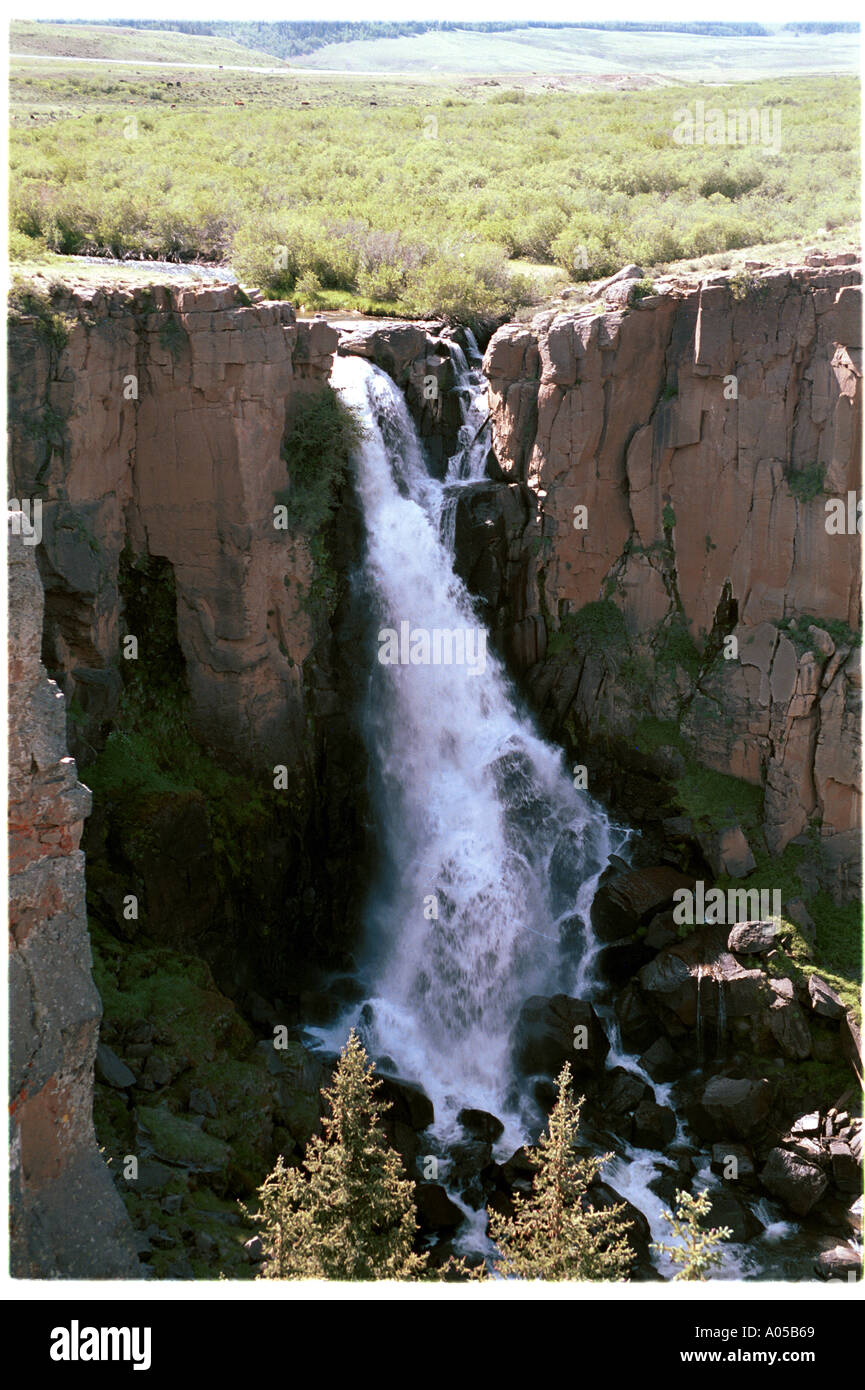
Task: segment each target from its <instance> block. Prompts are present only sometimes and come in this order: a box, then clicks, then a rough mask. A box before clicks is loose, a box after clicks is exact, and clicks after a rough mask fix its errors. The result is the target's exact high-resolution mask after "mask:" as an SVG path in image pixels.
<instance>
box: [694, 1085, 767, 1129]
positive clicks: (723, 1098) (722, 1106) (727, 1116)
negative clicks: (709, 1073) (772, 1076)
mask: <svg viewBox="0 0 865 1390" xmlns="http://www.w3.org/2000/svg"><path fill="white" fill-rule="evenodd" d="M771 1102H772V1087H771V1085H770V1083H769V1082H768V1081H767V1080H766V1079H765V1078H761V1079H760V1080H759V1081H751V1080H748V1079H747V1078H744V1077H743V1078H740V1079H736V1078H734V1077H730V1076H715V1077H713V1078H712V1080H711V1081H710V1082H709V1083H708V1085H707V1086H706V1088H705V1090H704V1091H703V1095H702V1100H701V1104H702V1108H703V1110H704V1111H705V1112H706V1114H707V1115H708V1116H709V1118H710V1120H712V1121H713V1122H714V1124H715V1125H716V1126H717V1128H718V1129H719V1130H720V1132H721V1133H722V1135H723V1134H738V1135H741V1136H745V1135H747V1134H751V1133H753V1131H754V1130H755V1129H757V1128H758V1126H759V1125H761V1124H762V1123H763V1121H764V1120H765V1119H766V1116H767V1115H768V1113H769V1107H770V1105H771Z"/></svg>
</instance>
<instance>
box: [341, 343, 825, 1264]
mask: <svg viewBox="0 0 865 1390" xmlns="http://www.w3.org/2000/svg"><path fill="white" fill-rule="evenodd" d="M451 352H452V361H453V362H454V367H455V373H456V378H457V386H458V389H460V390H461V392H462V394H463V420H464V426H463V430H462V432H461V436H460V440H459V448H458V450H457V452H456V453H455V454H454V456H453V458H452V459H451V460H450V461H449V465H448V468H447V471H446V476H445V478H444V481H443V482H440V481H438V480H436V479H435V478H433V477H432V476H431V475H430V472H429V470H428V468H427V465H426V461H425V458H424V453H423V449H422V447H421V444H420V441H419V438H418V435H417V432H416V430H415V427H414V424H413V422H412V420H411V417H410V415H409V413H408V409H407V407H406V404H405V401H404V399H403V396H402V394H401V392H400V391H399V389H398V388H397V387H396V385H395V384H394V383H393V381H392V380H391V379H390V377H388V376H387V375H386V374H385V373H384V372H382V371H380V370H379V369H378V368H376V367H374V366H372V365H371V364H370V363H369V362H367V361H365V360H363V359H361V358H356V357H337V359H336V362H335V366H334V372H333V377H332V380H333V383H334V385H335V386H336V387H337V389H338V390H339V391H340V393H341V395H342V397H343V399H344V400H345V401H346V402H347V403H348V404H350V405H351V406H352V407H353V408H354V409H355V410H356V412H357V414H358V415H359V417H360V419H361V421H362V423H363V426H364V437H363V441H362V444H361V446H360V448H359V450H358V455H357V460H356V462H357V489H358V494H359V497H360V501H361V505H362V508H363V513H364V520H365V528H366V557H365V574H364V582H365V585H366V590H367V593H368V597H369V601H370V603H371V605H372V608H373V611H374V615H375V619H376V621H375V623H374V627H376V628H378V629H379V633H380V635H381V632H383V631H385V630H387V629H391V630H393V631H394V632H397V633H398V632H399V631H400V629H401V627H403V626H405V627H406V630H407V631H411V632H416V631H418V630H422V631H425V632H427V633H428V634H429V633H432V632H435V631H436V630H438V631H440V632H451V633H452V632H455V631H458V630H464V631H465V630H470V631H471V632H473V633H474V634H475V644H474V648H473V649H474V651H475V652H477V651H478V650H479V646H478V642H477V639H478V636H479V634H480V633H481V632H482V629H481V627H480V624H479V623H478V619H477V616H476V614H475V611H474V608H473V605H472V601H471V598H470V596H469V594H468V593H467V591H466V589H465V587H464V585H463V584H462V582H461V581H460V580H459V579H458V578H457V577H456V575H455V573H454V555H453V544H454V540H453V537H454V530H455V513H456V506H457V499H458V494H459V491H460V489H461V488H463V487H465V486H467V485H470V484H471V483H472V482H476V481H477V480H478V479H479V478H480V477H482V475H483V471H484V463H485V458H486V452H487V449H488V447H489V440H488V435H487V433H486V424H485V421H486V414H485V401H484V399H483V397H482V393H481V385H482V379H481V377H480V375H479V373H478V371H477V366H478V361H477V360H474V361H469V360H467V358H466V356H465V355H464V354H463V353H462V351H461V350H460V349H459V348H458V347H457V345H456V344H452V345H451ZM470 355H472V356H474V354H471V351H470ZM484 638H485V634H484ZM377 655H378V654H377V653H370V654H369V660H368V662H367V664H369V665H370V667H371V671H372V674H371V677H370V685H369V694H368V700H367V709H366V735H367V742H368V748H369V753H370V764H371V767H372V776H373V779H374V786H373V801H374V806H375V810H376V816H377V827H378V844H377V849H378V856H379V865H378V870H379V872H378V879H377V884H376V887H375V890H374V892H373V894H372V896H371V900H370V902H369V904H368V910H367V922H366V946H365V960H364V962H363V971H362V977H363V982H364V985H365V988H366V989H367V992H368V993H367V998H366V1000H365V1002H364V1003H363V1005H362V1006H359V1007H355V1008H354V1009H352V1010H351V1011H350V1013H349V1014H348V1015H347V1016H345V1017H344V1018H342V1019H340V1021H339V1023H338V1025H337V1026H336V1027H334V1028H332V1029H327V1030H320V1036H321V1037H322V1038H323V1040H326V1041H327V1042H328V1043H329V1044H330V1045H331V1046H338V1045H340V1044H341V1043H342V1042H343V1041H344V1040H345V1036H346V1033H347V1031H348V1028H349V1027H350V1026H356V1027H358V1029H359V1031H360V1033H361V1036H362V1037H363V1040H364V1042H365V1045H366V1046H367V1049H368V1051H369V1052H370V1053H371V1054H372V1055H373V1056H375V1057H377V1058H379V1059H380V1060H382V1059H386V1061H385V1065H386V1066H387V1067H388V1069H393V1070H394V1071H395V1072H396V1074H398V1075H400V1076H403V1077H405V1078H407V1079H410V1080H415V1081H417V1082H419V1083H420V1084H421V1085H422V1086H423V1087H424V1089H425V1090H426V1092H427V1093H428V1094H429V1096H430V1097H431V1099H432V1100H433V1103H434V1106H435V1113H436V1122H435V1125H434V1127H433V1136H434V1138H435V1139H436V1141H437V1142H439V1143H440V1144H441V1145H442V1146H447V1144H448V1143H449V1142H452V1141H453V1140H455V1139H456V1138H458V1137H460V1136H461V1129H460V1126H459V1124H458V1123H457V1120H456V1116H457V1113H458V1111H459V1110H460V1108H461V1107H463V1106H472V1107H476V1108H478V1109H482V1110H487V1111H490V1112H492V1113H493V1114H495V1115H497V1116H498V1117H499V1118H500V1119H501V1120H502V1121H503V1123H504V1124H505V1133H504V1135H503V1136H502V1138H501V1140H500V1141H499V1144H498V1146H497V1150H496V1153H497V1156H498V1157H499V1158H504V1157H506V1156H507V1155H508V1154H510V1153H512V1152H513V1150H514V1149H515V1148H516V1147H517V1146H518V1145H519V1144H521V1143H523V1142H525V1141H526V1139H527V1138H528V1137H529V1135H530V1132H531V1127H532V1125H533V1124H536V1122H537V1119H538V1115H537V1112H536V1111H535V1110H534V1108H533V1104H532V1103H531V1102H530V1101H528V1100H527V1098H526V1095H525V1089H526V1088H525V1086H523V1087H522V1088H521V1087H520V1085H519V1083H518V1081H517V1078H515V1076H514V1075H513V1072H512V1067H511V1061H510V1041H511V1033H512V1029H513V1026H514V1023H515V1021H516V1018H517V1015H518V1013H519V1009H520V1006H521V1005H522V1003H523V1002H524V1001H525V1000H526V999H527V998H528V997H529V996H530V995H532V994H553V993H569V994H572V995H578V996H580V997H583V998H586V997H594V998H595V1000H596V1003H597V1007H598V1011H599V1013H600V1015H601V1017H602V1020H603V1023H604V1026H605V1028H606V1031H607V1033H608V1036H609V1037H610V1040H611V1051H610V1055H609V1057H608V1059H607V1065H608V1066H609V1067H612V1066H624V1067H626V1068H627V1069H629V1070H631V1071H633V1072H635V1073H636V1074H637V1075H639V1076H640V1077H641V1079H642V1080H644V1081H645V1082H646V1084H647V1085H649V1086H650V1087H651V1089H652V1091H653V1093H654V1095H655V1099H656V1101H657V1102H658V1103H659V1104H669V1103H670V1099H671V1097H670V1092H671V1090H672V1088H671V1087H670V1086H662V1085H658V1084H655V1083H653V1082H652V1081H651V1079H650V1078H649V1077H648V1076H647V1074H646V1073H645V1071H644V1070H643V1069H642V1068H641V1067H640V1065H639V1063H638V1062H637V1061H636V1060H635V1059H634V1058H633V1057H631V1056H629V1055H627V1054H626V1053H624V1051H623V1050H622V1049H621V1047H620V1045H619V1041H618V1029H617V1026H616V1022H615V1018H614V1016H613V1012H612V1009H611V1008H610V1007H609V1004H608V1003H607V1004H606V1005H605V1004H604V1002H603V1001H602V999H601V998H600V996H599V991H598V987H597V982H596V980H595V976H594V961H595V957H596V955H597V951H598V945H597V942H596V941H595V938H594V935H593V932H592V929H591V925H590V917H589V913H590V908H591V903H592V899H593V897H594V894H595V891H596V889H597V885H598V880H599V878H600V876H601V873H602V872H603V870H604V867H605V866H606V864H607V862H608V859H609V856H610V854H611V853H619V854H621V852H622V850H623V849H625V848H626V846H627V842H628V839H629V838H630V834H631V832H630V831H628V830H626V829H623V828H622V827H619V826H616V825H614V824H613V823H611V821H610V820H609V818H608V817H607V815H606V814H605V812H604V811H603V809H602V808H601V807H600V806H598V805H597V804H596V803H595V802H593V801H592V799H591V798H590V797H589V796H588V794H587V793H586V792H585V791H581V790H576V789H575V788H574V786H573V784H572V781H571V779H570V777H569V776H568V773H567V770H566V768H565V766H564V763H563V759H562V755H561V753H560V752H559V751H558V750H555V749H553V748H552V747H550V745H549V744H547V743H546V742H545V741H544V740H543V739H541V738H540V737H539V736H538V734H537V732H536V730H535V728H534V727H533V724H532V722H531V720H530V719H529V718H528V717H527V716H526V715H525V714H524V713H522V712H521V711H520V709H519V708H518V705H517V702H516V701H515V698H514V696H513V693H512V691H511V687H510V685H509V682H508V679H507V677H506V674H505V672H504V670H503V668H502V665H501V663H500V662H499V661H498V659H497V658H496V657H495V656H494V654H493V653H492V652H490V651H489V650H488V649H487V650H485V661H484V663H483V668H482V669H481V668H480V666H479V664H477V663H476V665H475V667H474V669H473V668H472V667H471V666H470V665H469V664H467V663H462V664H460V662H459V661H456V660H454V661H451V662H450V664H446V663H444V662H440V663H439V664H436V662H435V661H424V660H422V659H418V661H417V663H416V664H414V663H413V662H412V661H411V660H408V661H407V664H396V665H392V664H387V665H385V664H382V663H381V661H380V660H378V659H376V658H377ZM404 655H410V653H408V652H406V653H404ZM422 655H423V651H422V649H421V648H419V649H418V656H419V657H421V656H422ZM676 1142H677V1143H682V1142H686V1134H685V1130H684V1127H683V1125H682V1123H681V1121H679V1124H678V1131H677V1134H676ZM670 1166H671V1165H670V1162H669V1160H666V1159H665V1158H664V1157H663V1156H662V1155H660V1154H657V1153H653V1152H651V1151H649V1150H645V1149H639V1148H636V1147H635V1146H633V1145H629V1144H623V1145H622V1146H621V1147H620V1152H619V1154H618V1156H617V1157H616V1158H615V1159H614V1160H612V1161H611V1162H610V1163H609V1164H608V1165H607V1167H606V1169H605V1173H604V1177H605V1180H606V1181H607V1182H608V1183H609V1184H610V1186H612V1187H613V1188H614V1189H615V1190H616V1191H617V1192H618V1193H619V1195H620V1196H621V1197H623V1198H625V1199H627V1200H629V1201H631V1202H632V1203H633V1204H634V1205H635V1206H636V1207H638V1208H639V1209H640V1210H641V1211H642V1212H643V1213H644V1215H645V1216H646V1217H647V1219H648V1222H649V1226H650V1229H651V1235H652V1239H653V1240H665V1241H667V1242H669V1240H670V1235H669V1230H668V1228H667V1226H666V1224H665V1222H664V1220H663V1216H662V1211H663V1209H664V1207H665V1206H666V1205H667V1204H666V1203H665V1202H664V1201H662V1199H661V1198H660V1197H658V1196H657V1195H656V1194H655V1192H654V1191H653V1190H652V1187H651V1184H652V1183H653V1181H654V1180H656V1179H657V1178H658V1177H659V1176H660V1175H662V1174H663V1173H664V1171H665V1170H667V1171H669V1170H670ZM699 1179H700V1185H701V1186H709V1187H710V1188H711V1187H714V1186H717V1182H718V1180H717V1179H716V1178H715V1176H714V1174H713V1173H712V1172H711V1170H710V1169H709V1166H708V1160H706V1163H705V1167H704V1169H703V1170H702V1171H701V1172H700V1174H699ZM445 1180H446V1179H445ZM452 1196H453V1197H454V1198H455V1200H457V1201H459V1203H460V1205H461V1206H462V1207H463V1209H464V1210H465V1211H466V1213H467V1216H469V1218H470V1220H469V1223H468V1227H467V1231H466V1232H464V1234H463V1237H462V1248H463V1249H471V1248H475V1249H484V1248H485V1244H484V1242H485V1237H484V1235H483V1229H484V1218H483V1213H471V1212H470V1211H469V1208H468V1207H466V1206H465V1204H464V1203H463V1202H462V1201H460V1199H459V1197H458V1195H457V1193H456V1192H452ZM758 1216H759V1219H760V1222H761V1224H762V1225H764V1227H765V1231H764V1235H763V1236H762V1237H759V1238H758V1240H757V1241H756V1242H752V1243H751V1244H750V1245H749V1246H727V1247H726V1249H725V1254H724V1263H723V1266H722V1268H721V1269H720V1270H719V1271H718V1276H717V1277H720V1278H722V1279H730V1278H737V1277H741V1275H742V1274H743V1273H745V1272H747V1273H749V1274H759V1273H760V1272H763V1273H764V1275H765V1273H767V1272H768V1271H769V1270H772V1271H773V1272H776V1277H777V1273H780V1271H781V1270H782V1269H785V1268H787V1267H788V1260H789V1257H788V1256H787V1253H786V1247H788V1246H794V1247H795V1246H796V1245H797V1241H796V1234H797V1230H798V1228H796V1227H795V1226H793V1225H791V1224H790V1223H785V1222H782V1221H779V1220H778V1215H777V1214H776V1213H775V1212H774V1211H773V1210H771V1209H770V1208H769V1206H768V1204H766V1203H763V1205H762V1207H761V1209H760V1210H759V1212H758ZM791 1255H792V1256H793V1257H794V1263H795V1262H796V1260H797V1259H800V1256H799V1251H798V1250H796V1249H792V1250H791ZM798 1267H799V1269H801V1262H800V1263H799V1266H798ZM659 1269H660V1270H661V1271H662V1273H664V1274H665V1275H667V1276H668V1277H669V1275H671V1274H672V1272H673V1268H672V1266H671V1265H670V1263H669V1261H668V1260H667V1258H666V1257H664V1258H663V1259H662V1260H660V1261H659Z"/></svg>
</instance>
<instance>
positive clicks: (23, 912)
mask: <svg viewBox="0 0 865 1390" xmlns="http://www.w3.org/2000/svg"><path fill="white" fill-rule="evenodd" d="M20 522H21V518H20V516H19V517H18V519H17V524H18V533H17V534H10V537H9V653H10V660H9V708H10V725H9V891H10V911H9V991H10V993H9V1019H10V1154H11V1172H10V1208H11V1225H10V1243H11V1267H12V1273H13V1275H15V1276H16V1277H18V1278H31V1277H39V1278H46V1277H55V1278H56V1277H65V1278H79V1279H99V1278H126V1277H132V1276H133V1275H135V1273H136V1272H138V1269H139V1267H138V1261H137V1259H136V1257H135V1248H134V1245H133V1241H132V1228H131V1226H130V1224H129V1221H128V1218H127V1216H126V1212H125V1211H124V1208H123V1204H122V1203H121V1201H120V1198H119V1196H118V1195H117V1193H116V1191H115V1189H114V1186H113V1184H112V1182H111V1179H110V1177H109V1173H108V1169H107V1167H106V1166H105V1164H104V1163H103V1161H102V1159H101V1157H100V1155H99V1153H98V1151H97V1147H96V1138H95V1135H94V1132H93V1060H94V1056H95V1053H96V1045H97V1041H98V1035H99V1021H100V1018H101V1016H102V1006H101V1003H100V1000H99V995H98V994H97V992H96V988H95V986H94V983H93V977H92V974H91V956H90V941H89V938H88V934H87V916H86V909H85V901H84V855H83V854H82V852H81V850H80V849H79V843H80V840H81V831H82V828H83V824H84V818H85V816H86V815H87V814H88V812H89V810H90V793H89V791H88V790H87V788H86V787H85V786H83V785H82V784H81V782H79V780H78V774H77V771H76V767H75V763H74V761H73V760H72V758H70V757H69V756H68V754H67V751H66V730H65V724H66V718H65V709H64V698H63V694H62V692H61V691H60V690H59V689H58V687H57V685H56V684H55V683H54V681H51V680H49V679H48V677H47V675H46V672H45V668H44V666H43V665H42V664H41V661H40V648H41V640H42V611H43V597H42V586H41V584H40V581H39V575H38V572H37V569H36V559H35V555H34V550H33V547H32V546H28V545H26V544H25V543H24V541H23V539H22V537H21V534H20Z"/></svg>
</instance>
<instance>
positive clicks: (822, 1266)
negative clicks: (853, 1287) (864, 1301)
mask: <svg viewBox="0 0 865 1390" xmlns="http://www.w3.org/2000/svg"><path fill="white" fill-rule="evenodd" d="M814 1268H815V1270H816V1271H817V1273H818V1274H819V1276H820V1278H821V1279H841V1280H843V1281H844V1282H845V1283H849V1282H850V1280H851V1276H852V1278H853V1279H859V1278H861V1276H862V1256H861V1255H860V1254H859V1253H858V1251H856V1250H855V1249H854V1247H853V1246H852V1245H833V1246H832V1248H831V1249H830V1250H821V1252H820V1254H819V1255H818V1256H817V1259H816V1260H815V1262H814Z"/></svg>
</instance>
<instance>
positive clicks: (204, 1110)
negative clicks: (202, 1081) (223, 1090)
mask: <svg viewBox="0 0 865 1390" xmlns="http://www.w3.org/2000/svg"><path fill="white" fill-rule="evenodd" d="M189 1108H190V1110H191V1111H192V1113H193V1115H209V1116H210V1118H211V1119H213V1118H215V1116H216V1101H215V1100H214V1099H213V1096H212V1095H211V1094H210V1092H209V1091H208V1090H206V1089H205V1088H204V1087H202V1086H193V1087H192V1089H191V1090H190V1092H189Z"/></svg>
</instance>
